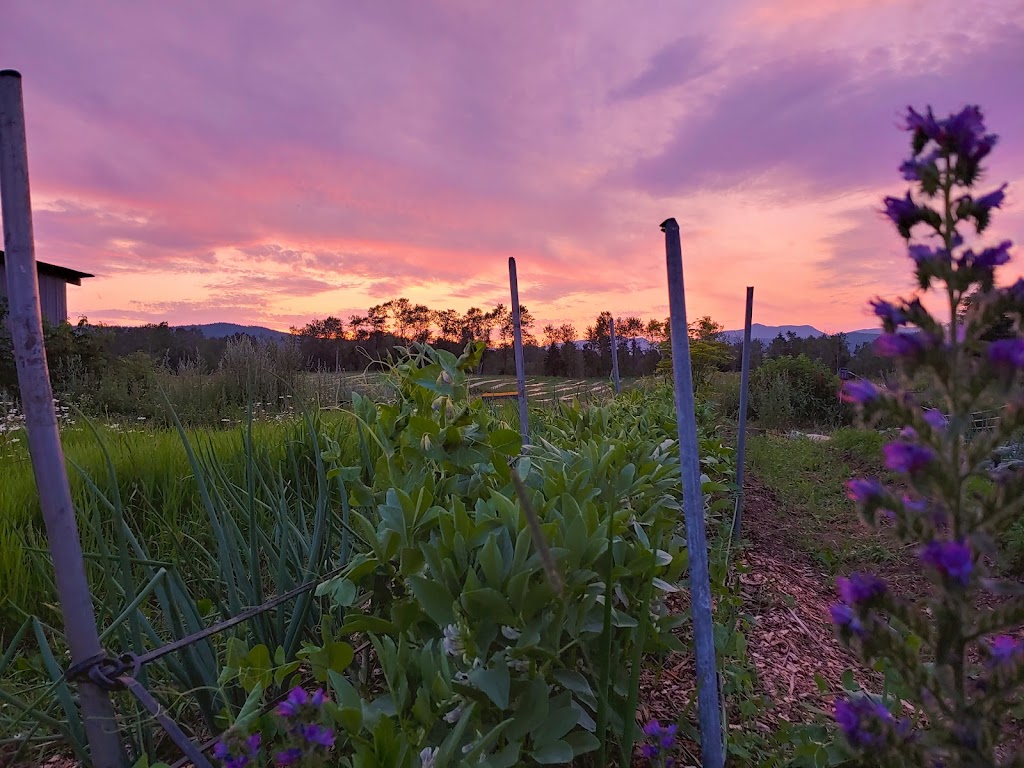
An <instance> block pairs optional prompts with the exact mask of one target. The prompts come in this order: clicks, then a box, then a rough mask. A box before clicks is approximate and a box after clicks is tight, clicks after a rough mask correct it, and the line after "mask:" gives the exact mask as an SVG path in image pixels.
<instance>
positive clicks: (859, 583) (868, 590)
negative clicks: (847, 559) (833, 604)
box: [836, 572, 886, 607]
mask: <svg viewBox="0 0 1024 768" xmlns="http://www.w3.org/2000/svg"><path fill="white" fill-rule="evenodd" d="M836 586H837V587H838V588H839V596H840V597H841V598H842V599H843V601H844V602H845V603H847V604H848V605H851V606H854V607H856V606H859V605H863V604H865V603H868V602H870V601H871V600H874V599H875V598H876V597H881V596H882V595H884V594H885V591H886V585H885V582H884V581H882V580H881V579H880V578H878V577H877V576H875V575H873V574H870V573H858V572H854V573H851V574H850V576H849V578H843V577H842V576H840V577H839V578H838V579H836Z"/></svg>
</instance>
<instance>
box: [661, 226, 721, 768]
mask: <svg viewBox="0 0 1024 768" xmlns="http://www.w3.org/2000/svg"><path fill="white" fill-rule="evenodd" d="M661 229H662V231H663V232H664V233H665V260H666V262H667V266H668V302H669V314H670V315H671V334H672V372H673V374H674V380H675V390H676V423H677V426H678V430H679V460H680V465H681V468H682V474H683V514H684V516H685V518H686V546H687V549H688V550H689V555H690V610H691V611H692V615H693V638H694V644H695V645H696V657H697V714H698V717H699V718H700V747H701V756H702V758H703V765H704V767H705V768H722V766H723V765H724V756H723V747H722V744H723V740H722V721H721V717H720V715H719V711H718V669H717V667H716V665H715V632H714V624H713V623H712V618H711V581H710V577H709V575H708V544H707V537H706V536H705V532H704V497H703V493H702V491H701V483H700V456H699V451H698V447H697V417H696V413H695V410H694V404H693V371H692V370H691V368H690V340H689V337H688V335H687V325H686V293H685V289H684V287H683V253H682V249H681V248H680V246H679V225H678V224H677V223H676V220H675V219H668V220H666V221H664V222H663V223H662V225H661Z"/></svg>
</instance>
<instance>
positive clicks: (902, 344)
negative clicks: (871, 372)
mask: <svg viewBox="0 0 1024 768" xmlns="http://www.w3.org/2000/svg"><path fill="white" fill-rule="evenodd" d="M874 349H875V354H877V355H880V356H881V357H914V356H915V355H917V354H918V353H919V352H921V350H923V349H924V342H922V341H921V339H920V337H919V336H911V335H910V334H907V333H883V334H882V335H881V336H879V337H878V338H877V339H875V341H874Z"/></svg>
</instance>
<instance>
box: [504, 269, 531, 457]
mask: <svg viewBox="0 0 1024 768" xmlns="http://www.w3.org/2000/svg"><path fill="white" fill-rule="evenodd" d="M508 282H509V286H510V287H511V289H512V342H513V344H514V345H515V355H516V387H517V389H518V391H519V431H520V433H521V434H522V436H523V445H524V446H527V445H529V444H530V425H529V415H528V413H527V411H526V367H525V364H524V363H523V328H522V326H521V325H520V317H519V280H518V279H516V260H515V259H514V258H512V257H511V256H509V259H508Z"/></svg>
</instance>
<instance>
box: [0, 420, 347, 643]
mask: <svg viewBox="0 0 1024 768" xmlns="http://www.w3.org/2000/svg"><path fill="white" fill-rule="evenodd" d="M317 420H318V425H319V426H320V427H322V428H325V429H328V430H330V431H331V432H334V433H341V434H344V433H345V432H346V431H347V430H348V429H349V428H350V427H351V417H350V416H349V415H348V414H346V413H343V412H341V413H332V414H324V415H321V416H319V417H317ZM250 430H251V431H250ZM250 435H251V436H250ZM183 437H184V440H183ZM62 440H63V443H64V452H65V456H66V457H67V460H68V473H69V477H70V480H71V486H72V495H73V498H74V500H75V503H76V507H77V508H78V510H79V513H80V516H81V517H82V518H83V520H84V519H88V518H89V516H90V514H91V513H92V512H93V511H94V510H95V508H96V506H97V504H102V502H101V501H100V498H101V497H102V498H106V499H110V498H113V497H115V496H117V497H118V498H119V499H120V503H121V505H122V507H123V514H124V518H125V521H126V523H127V524H128V525H129V526H130V528H131V530H132V531H133V533H134V534H135V535H136V536H137V537H138V538H139V539H140V541H142V542H145V545H146V548H147V551H148V553H149V555H150V557H151V558H152V559H154V560H160V561H163V560H170V559H176V558H179V557H183V556H184V557H192V556H193V555H194V554H195V551H194V549H193V548H194V547H199V546H202V547H209V546H212V545H213V544H214V542H213V540H212V538H211V536H212V534H211V533H210V532H209V530H208V527H207V525H206V523H205V520H206V517H207V514H206V511H205V506H204V500H203V496H202V493H201V489H200V485H199V484H198V483H197V481H196V472H195V468H194V466H193V465H192V463H191V462H190V460H189V456H188V452H187V450H186V445H187V446H195V447H196V448H198V449H200V450H201V455H202V459H203V462H204V466H205V467H206V469H207V471H208V472H214V473H215V474H216V479H217V482H218V483H220V484H221V485H223V486H233V487H238V488H241V487H244V486H245V483H246V472H247V468H248V467H249V466H250V465H251V463H252V461H253V459H254V458H255V457H254V456H250V455H249V454H248V453H247V451H248V450H249V449H250V448H251V449H252V451H255V454H256V455H257V456H258V458H259V463H260V464H261V465H264V466H265V467H274V466H275V465H279V464H281V463H283V462H285V461H286V460H287V461H288V462H289V463H292V464H294V465H295V466H298V467H300V468H301V467H305V469H302V470H300V471H304V472H311V471H312V470H310V467H311V466H312V465H311V464H310V459H311V457H312V456H313V454H314V442H313V440H312V438H311V434H310V431H309V429H307V428H306V426H305V425H304V424H303V422H302V420H301V419H299V418H295V419H293V420H290V421H287V422H256V423H253V424H252V425H251V427H247V426H245V425H242V426H238V427H233V428H231V429H226V430H217V431H212V430H186V431H185V432H184V435H183V436H182V435H179V434H178V433H177V432H176V431H172V430H166V429H157V428H151V427H145V426H143V427H133V428H130V429H125V428H121V427H117V426H100V427H97V429H96V434H93V433H92V432H91V431H90V430H89V428H88V427H85V426H82V425H81V424H77V425H76V426H75V427H74V428H72V429H67V430H65V431H64V432H63V433H62ZM339 442H340V443H341V444H342V445H344V444H346V440H345V439H344V438H342V439H341V440H339ZM247 446H248V447H247ZM13 448H17V450H13V449H12V450H8V451H7V452H6V453H5V454H3V455H0V476H2V477H3V478H4V482H3V483H0V584H2V585H3V597H4V600H3V605H0V637H2V635H3V634H6V631H9V630H10V629H11V627H12V625H13V624H16V623H18V617H19V616H21V615H22V611H27V612H30V613H39V612H40V607H46V606H48V605H50V604H51V603H52V598H53V595H52V593H51V592H49V572H50V571H51V570H52V566H51V565H50V563H49V561H48V555H47V553H46V538H45V532H44V528H43V524H42V517H41V515H40V511H39V498H38V494H37V492H36V487H35V480H34V478H33V475H32V466H31V463H30V461H29V459H28V453H27V450H25V448H24V441H22V443H20V444H19V445H18V446H14V447H13ZM111 468H112V470H113V471H112V472H111V471H110V469H111ZM272 476H273V475H271V477H272ZM93 482H94V483H95V487H91V483H93ZM284 483H285V486H286V487H288V488H292V489H293V490H294V486H295V485H296V481H295V480H294V479H288V480H285V481H284ZM82 529H83V530H82V537H83V546H84V548H85V550H86V552H93V553H95V552H96V551H97V548H98V545H99V541H98V540H97V532H95V531H93V530H91V529H90V528H89V527H88V526H85V525H82ZM91 562H95V558H93V559H92V560H91ZM204 575H205V574H203V573H201V572H198V573H196V576H197V578H198V577H202V576H204ZM42 613H43V615H46V616H48V618H49V620H51V621H56V613H55V612H54V611H52V609H49V608H48V609H46V610H43V611H42Z"/></svg>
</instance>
